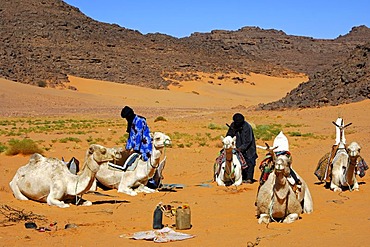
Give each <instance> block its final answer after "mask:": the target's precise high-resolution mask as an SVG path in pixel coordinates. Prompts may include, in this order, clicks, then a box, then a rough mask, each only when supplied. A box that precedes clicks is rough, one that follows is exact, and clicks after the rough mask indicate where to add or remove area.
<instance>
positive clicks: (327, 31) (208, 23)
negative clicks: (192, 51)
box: [64, 0, 370, 39]
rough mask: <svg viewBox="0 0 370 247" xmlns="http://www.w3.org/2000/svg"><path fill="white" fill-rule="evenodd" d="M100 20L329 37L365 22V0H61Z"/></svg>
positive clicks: (143, 26)
mask: <svg viewBox="0 0 370 247" xmlns="http://www.w3.org/2000/svg"><path fill="white" fill-rule="evenodd" d="M64 2H66V3H68V4H70V5H72V6H75V7H77V8H79V9H80V11H81V12H83V13H84V14H85V15H87V16H89V17H91V18H93V19H95V20H97V21H101V22H106V23H115V24H118V25H120V26H121V27H125V28H129V29H134V30H138V31H139V32H141V33H142V34H147V33H157V32H158V33H162V34H168V35H171V36H174V37H177V38H182V37H186V36H190V34H191V33H194V32H210V31H212V30H215V29H218V30H230V31H235V30H238V29H239V28H242V27H245V26H257V27H260V28H263V29H276V30H282V31H284V32H285V33H286V34H288V35H299V36H306V37H313V38H324V39H334V38H336V37H338V36H339V35H345V34H347V33H348V32H349V31H350V30H351V28H352V27H354V26H359V25H366V26H367V27H369V28H370V0H305V1H301V0H223V1H222V0H64Z"/></svg>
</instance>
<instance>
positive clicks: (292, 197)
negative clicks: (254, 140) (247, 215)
mask: <svg viewBox="0 0 370 247" xmlns="http://www.w3.org/2000/svg"><path fill="white" fill-rule="evenodd" d="M274 165H275V167H274V172H272V173H271V174H270V175H269V177H268V179H267V181H266V182H265V183H264V184H263V185H262V186H261V187H260V189H259V191H258V194H257V202H256V204H257V217H258V218H259V219H258V223H259V224H261V223H266V224H267V223H269V222H270V220H272V221H279V222H280V221H282V222H284V223H292V222H294V221H295V220H297V219H298V218H299V216H300V214H301V213H302V206H301V203H300V202H299V200H298V199H297V196H296V194H295V192H294V191H293V189H292V187H291V186H290V185H289V182H288V179H287V177H289V176H290V168H289V166H290V159H289V158H288V157H287V156H285V155H280V156H278V157H276V160H275V161H274Z"/></svg>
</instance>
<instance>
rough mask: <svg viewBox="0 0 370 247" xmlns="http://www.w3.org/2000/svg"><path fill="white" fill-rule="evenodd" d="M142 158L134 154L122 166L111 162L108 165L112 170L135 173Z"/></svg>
mask: <svg viewBox="0 0 370 247" xmlns="http://www.w3.org/2000/svg"><path fill="white" fill-rule="evenodd" d="M140 158H141V155H140V154H138V153H132V154H131V155H130V156H129V157H128V158H127V159H126V161H125V162H124V164H123V165H120V164H114V163H111V162H108V165H109V167H110V168H114V169H118V170H121V171H133V170H135V168H136V166H137V163H138V162H139V160H140Z"/></svg>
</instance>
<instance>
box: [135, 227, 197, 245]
mask: <svg viewBox="0 0 370 247" xmlns="http://www.w3.org/2000/svg"><path fill="white" fill-rule="evenodd" d="M193 237H195V236H194V235H190V234H186V233H181V232H175V231H174V230H172V229H171V228H169V227H164V228H162V229H159V230H150V231H142V232H136V233H134V234H133V235H132V236H130V237H129V238H133V239H135V240H153V241H154V242H155V243H167V242H170V241H178V240H185V239H189V238H193Z"/></svg>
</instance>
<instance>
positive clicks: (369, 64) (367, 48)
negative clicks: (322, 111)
mask: <svg viewBox="0 0 370 247" xmlns="http://www.w3.org/2000/svg"><path fill="white" fill-rule="evenodd" d="M364 99H370V42H369V43H367V44H365V45H358V46H357V47H356V48H355V49H354V50H353V51H351V52H350V55H349V56H348V58H347V60H343V61H342V62H340V63H338V64H333V66H332V67H331V68H328V69H325V70H323V71H322V72H318V73H316V74H314V76H313V77H312V78H311V79H310V80H309V81H308V82H305V83H302V84H300V85H299V86H298V87H297V88H296V89H293V90H292V91H291V92H289V93H288V94H287V95H286V96H285V97H284V98H282V99H280V100H279V101H276V102H272V103H269V104H265V105H260V106H259V109H266V110H274V109H282V108H294V107H299V108H308V107H320V106H324V105H340V104H345V103H351V102H357V101H361V100H364Z"/></svg>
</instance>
